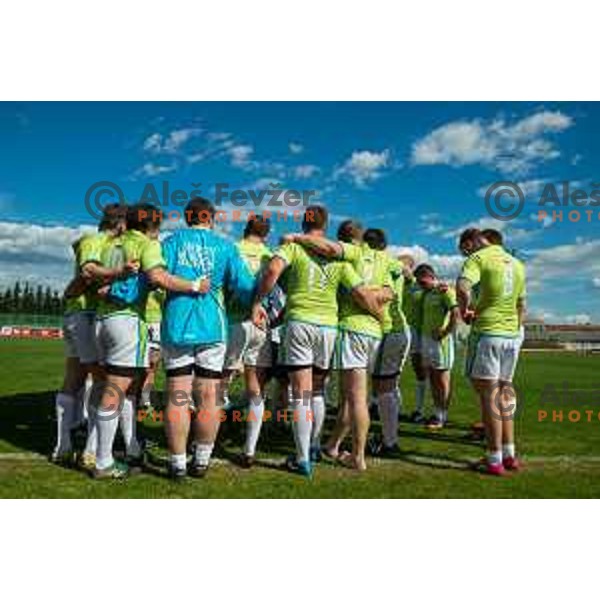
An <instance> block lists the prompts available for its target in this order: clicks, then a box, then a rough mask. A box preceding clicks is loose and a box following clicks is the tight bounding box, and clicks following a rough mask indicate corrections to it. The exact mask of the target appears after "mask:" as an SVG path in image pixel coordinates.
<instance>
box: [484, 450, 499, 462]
mask: <svg viewBox="0 0 600 600" xmlns="http://www.w3.org/2000/svg"><path fill="white" fill-rule="evenodd" d="M487 461H488V464H490V465H498V464H500V463H501V462H502V452H501V451H500V452H488V457H487Z"/></svg>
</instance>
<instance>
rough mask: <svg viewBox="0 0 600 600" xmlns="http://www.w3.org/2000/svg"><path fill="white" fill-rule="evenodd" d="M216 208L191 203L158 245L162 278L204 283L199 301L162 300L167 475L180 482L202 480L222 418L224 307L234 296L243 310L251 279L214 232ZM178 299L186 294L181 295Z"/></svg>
mask: <svg viewBox="0 0 600 600" xmlns="http://www.w3.org/2000/svg"><path fill="white" fill-rule="evenodd" d="M214 218H215V208H214V206H213V204H212V203H211V202H210V201H209V200H206V199H204V198H200V197H196V198H193V199H192V200H190V202H189V203H188V205H187V206H186V209H185V219H186V223H187V225H188V227H187V229H182V230H179V231H176V232H174V233H172V234H171V235H170V236H169V237H168V238H167V239H166V240H165V241H164V242H163V254H164V260H165V264H166V267H167V269H168V271H169V273H172V274H173V275H176V276H179V277H184V278H185V279H189V280H194V281H198V280H202V281H205V280H207V279H208V280H210V288H209V289H208V293H206V294H205V295H196V296H193V295H190V294H189V293H169V294H168V295H167V299H166V301H165V305H164V309H163V320H162V329H161V336H162V344H163V362H164V365H165V370H166V373H167V393H168V403H167V410H166V424H165V430H166V434H167V445H168V449H169V475H170V476H171V478H172V479H174V480H175V481H182V480H183V479H184V478H185V477H186V475H187V474H188V473H189V475H191V476H192V477H204V476H205V475H206V473H207V470H208V468H209V463H210V457H211V455H212V451H213V448H214V444H215V440H216V437H217V433H218V430H219V425H220V421H221V420H222V419H223V418H224V416H225V414H224V412H223V411H222V410H221V409H220V407H219V406H218V391H219V388H220V387H221V379H222V376H223V364H224V360H225V352H226V340H227V315H226V312H225V308H224V300H225V298H226V297H227V296H235V297H236V299H237V300H239V301H240V302H241V303H242V305H243V304H246V305H247V306H250V305H251V303H252V297H253V293H254V288H255V278H254V277H253V275H252V273H251V272H250V270H249V269H248V267H247V266H246V264H245V263H244V261H243V259H242V257H241V256H240V252H239V250H238V249H237V248H236V246H235V245H234V244H232V243H231V242H229V241H228V240H226V239H225V238H224V237H222V236H220V235H218V234H216V233H215V232H214V230H213V229H214ZM180 292H185V290H181V291H180ZM192 392H194V393H195V394H196V406H197V414H196V415H195V417H194V420H193V424H192V436H193V440H194V455H193V457H192V463H191V465H190V468H189V471H188V469H187V455H186V447H187V440H188V435H189V431H190V411H189V405H190V400H191V398H192Z"/></svg>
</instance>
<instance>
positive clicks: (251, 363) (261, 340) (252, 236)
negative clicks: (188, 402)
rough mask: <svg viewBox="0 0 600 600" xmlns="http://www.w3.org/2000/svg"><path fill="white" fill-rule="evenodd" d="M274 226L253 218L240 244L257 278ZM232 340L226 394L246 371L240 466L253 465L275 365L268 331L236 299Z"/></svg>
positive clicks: (232, 308)
mask: <svg viewBox="0 0 600 600" xmlns="http://www.w3.org/2000/svg"><path fill="white" fill-rule="evenodd" d="M269 231H270V224H269V221H268V220H267V219H264V218H263V217H261V216H256V217H254V218H250V219H249V220H248V222H247V223H246V227H245V229H244V237H243V239H242V240H240V241H239V242H238V243H237V248H238V250H239V253H240V255H241V257H242V259H243V260H244V262H245V263H246V265H247V267H248V268H249V270H250V272H251V273H252V275H254V276H255V277H257V276H259V274H260V273H261V272H262V271H263V270H264V269H265V267H266V265H267V263H268V262H269V260H270V258H271V251H270V250H269V248H268V247H267V245H266V240H267V238H268V236H269ZM228 309H229V310H228V311H227V317H228V319H229V339H228V342H227V353H226V355H225V368H224V374H223V375H224V377H223V386H224V392H225V393H226V391H227V386H228V385H229V383H230V381H231V378H232V375H233V374H234V373H236V372H239V371H241V370H243V371H244V382H245V394H246V400H247V402H248V406H249V413H248V417H247V419H246V443H245V446H244V451H243V452H242V455H241V456H240V464H241V466H243V467H245V468H249V467H251V466H252V464H253V462H254V454H255V452H256V444H257V443H258V438H259V436H260V430H261V427H262V420H263V415H264V411H265V385H266V383H267V380H268V375H269V369H270V367H271V365H272V363H273V357H272V354H271V339H270V333H269V331H268V328H264V329H261V328H258V327H257V326H256V325H255V324H254V323H253V322H252V319H251V316H252V315H251V307H248V305H246V306H243V305H241V304H240V303H239V302H237V301H236V300H235V299H232V301H231V302H230V303H229V306H228Z"/></svg>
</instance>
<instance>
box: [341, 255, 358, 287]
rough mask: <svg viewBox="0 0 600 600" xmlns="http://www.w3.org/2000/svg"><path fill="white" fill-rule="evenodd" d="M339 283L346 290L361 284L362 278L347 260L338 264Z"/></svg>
mask: <svg viewBox="0 0 600 600" xmlns="http://www.w3.org/2000/svg"><path fill="white" fill-rule="evenodd" d="M340 269H341V272H340V285H341V286H342V287H344V288H345V289H346V290H353V289H354V288H355V287H358V286H359V285H362V283H363V280H362V278H361V276H360V275H359V274H358V273H357V272H356V270H355V269H354V268H353V267H352V265H350V264H349V263H347V262H344V263H341V264H340Z"/></svg>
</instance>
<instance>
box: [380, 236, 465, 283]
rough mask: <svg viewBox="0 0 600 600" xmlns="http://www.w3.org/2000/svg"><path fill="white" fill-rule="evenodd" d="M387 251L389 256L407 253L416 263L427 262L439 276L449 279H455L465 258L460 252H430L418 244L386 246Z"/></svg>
mask: <svg viewBox="0 0 600 600" xmlns="http://www.w3.org/2000/svg"><path fill="white" fill-rule="evenodd" d="M387 251H388V253H389V254H390V255H391V256H396V257H397V256H400V255H403V254H409V255H410V256H412V257H413V258H414V259H415V263H416V264H417V265H418V264H420V263H428V264H430V265H431V266H432V267H433V268H434V269H435V270H436V271H437V273H438V275H439V276H440V277H442V278H444V279H448V280H450V281H452V280H454V279H456V277H457V276H458V273H459V272H460V268H461V266H462V264H463V262H464V260H465V259H464V257H463V256H460V254H436V253H431V252H430V251H429V250H428V249H427V248H425V247H424V246H420V245H418V244H417V245H413V246H388V249H387Z"/></svg>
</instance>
